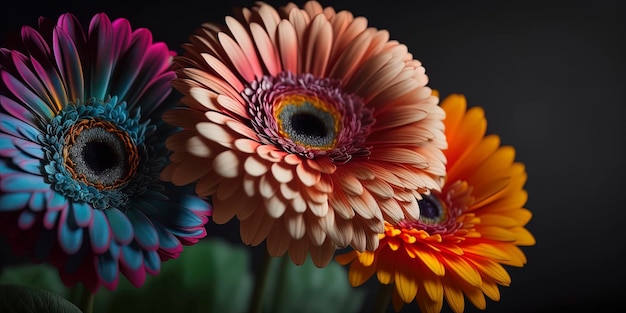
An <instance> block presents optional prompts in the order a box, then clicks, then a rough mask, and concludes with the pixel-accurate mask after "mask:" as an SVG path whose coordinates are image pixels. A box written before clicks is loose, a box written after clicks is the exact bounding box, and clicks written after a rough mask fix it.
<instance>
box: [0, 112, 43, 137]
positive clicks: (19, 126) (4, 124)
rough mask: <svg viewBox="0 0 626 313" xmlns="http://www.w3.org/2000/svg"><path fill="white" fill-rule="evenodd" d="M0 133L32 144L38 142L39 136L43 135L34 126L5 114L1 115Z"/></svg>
mask: <svg viewBox="0 0 626 313" xmlns="http://www.w3.org/2000/svg"><path fill="white" fill-rule="evenodd" d="M0 131H1V132H3V133H6V134H9V135H12V136H14V137H18V138H22V139H27V140H30V141H32V142H37V136H38V135H39V134H41V133H40V132H39V130H37V129H36V128H35V127H33V126H32V125H29V124H26V123H24V122H22V121H20V120H18V119H16V118H14V117H12V116H10V115H6V114H3V113H0Z"/></svg>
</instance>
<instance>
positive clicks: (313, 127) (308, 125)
mask: <svg viewBox="0 0 626 313" xmlns="http://www.w3.org/2000/svg"><path fill="white" fill-rule="evenodd" d="M291 124H292V127H293V130H294V131H295V132H296V133H298V134H299V135H301V136H310V137H317V138H324V137H326V136H327V135H328V130H327V128H328V126H327V125H326V124H325V123H324V121H323V120H321V119H320V118H319V117H317V116H315V115H313V114H310V113H298V114H294V115H292V116H291Z"/></svg>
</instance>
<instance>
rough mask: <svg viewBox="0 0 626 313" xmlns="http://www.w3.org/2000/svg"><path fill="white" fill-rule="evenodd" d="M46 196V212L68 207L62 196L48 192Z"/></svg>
mask: <svg viewBox="0 0 626 313" xmlns="http://www.w3.org/2000/svg"><path fill="white" fill-rule="evenodd" d="M47 196H48V210H50V211H59V210H63V209H65V208H67V207H68V205H69V203H68V202H67V198H65V196H63V195H62V194H60V193H58V192H56V191H50V192H48V193H47Z"/></svg>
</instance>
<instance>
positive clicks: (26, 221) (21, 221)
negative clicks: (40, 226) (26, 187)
mask: <svg viewBox="0 0 626 313" xmlns="http://www.w3.org/2000/svg"><path fill="white" fill-rule="evenodd" d="M34 223H35V214H34V213H33V212H31V211H29V210H24V211H22V213H20V217H19V218H18V221H17V225H18V226H19V228H20V229H21V230H27V229H29V228H31V227H32V226H33V224H34Z"/></svg>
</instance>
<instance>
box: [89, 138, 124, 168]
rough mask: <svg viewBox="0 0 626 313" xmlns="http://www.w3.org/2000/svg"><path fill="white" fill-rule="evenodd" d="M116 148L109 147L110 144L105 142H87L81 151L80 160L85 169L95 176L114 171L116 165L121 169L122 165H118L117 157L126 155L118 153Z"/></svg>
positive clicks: (114, 146) (122, 152)
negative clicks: (83, 163)
mask: <svg viewBox="0 0 626 313" xmlns="http://www.w3.org/2000/svg"><path fill="white" fill-rule="evenodd" d="M116 147H117V145H111V143H109V142H106V141H98V142H87V143H85V145H84V146H83V149H82V153H83V155H82V156H83V158H82V159H83V160H84V162H85V165H87V168H89V169H90V170H92V171H93V172H94V173H96V174H102V172H104V171H106V170H111V169H114V168H115V167H116V165H119V166H120V167H123V166H124V165H123V164H121V163H120V161H121V160H120V159H119V157H118V156H119V154H126V153H125V152H124V151H118V150H117V149H116ZM120 152H121V153H120Z"/></svg>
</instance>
